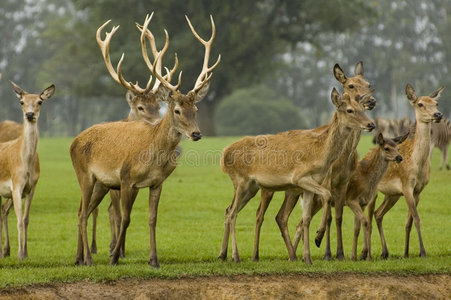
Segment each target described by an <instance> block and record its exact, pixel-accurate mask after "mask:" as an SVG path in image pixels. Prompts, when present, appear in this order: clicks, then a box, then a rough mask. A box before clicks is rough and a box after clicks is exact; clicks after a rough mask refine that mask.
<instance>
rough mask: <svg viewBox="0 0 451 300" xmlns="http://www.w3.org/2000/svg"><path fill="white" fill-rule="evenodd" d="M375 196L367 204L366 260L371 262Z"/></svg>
mask: <svg viewBox="0 0 451 300" xmlns="http://www.w3.org/2000/svg"><path fill="white" fill-rule="evenodd" d="M376 198H377V195H376V196H374V197H373V199H372V200H371V201H370V202H369V203H368V232H369V234H368V235H369V236H368V259H369V260H371V259H372V256H371V235H372V234H373V216H374V207H375V205H376Z"/></svg>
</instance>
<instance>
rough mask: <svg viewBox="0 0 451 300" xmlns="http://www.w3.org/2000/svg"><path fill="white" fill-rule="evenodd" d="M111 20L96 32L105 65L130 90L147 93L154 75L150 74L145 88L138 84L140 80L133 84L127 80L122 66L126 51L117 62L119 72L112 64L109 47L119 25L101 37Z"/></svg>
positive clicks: (114, 77)
mask: <svg viewBox="0 0 451 300" xmlns="http://www.w3.org/2000/svg"><path fill="white" fill-rule="evenodd" d="M110 22H111V20H108V21H106V22H105V23H104V24H103V25H102V26H100V27H99V29H97V33H96V39H97V44H99V47H100V50H101V51H102V56H103V60H104V61H105V65H106V68H107V69H108V72H109V73H110V75H111V77H113V79H114V80H115V81H116V82H117V83H119V84H121V85H122V86H123V87H125V88H126V89H127V90H130V91H132V92H134V93H137V94H144V93H147V92H148V91H149V89H150V83H151V82H152V75H150V78H149V81H148V82H147V85H146V88H144V89H143V88H141V87H140V86H139V85H138V82H136V83H135V84H133V83H131V82H130V81H126V80H125V79H124V77H123V76H122V73H121V66H122V61H123V60H124V53H122V56H121V59H120V60H119V63H118V64H117V72H116V71H115V70H114V68H113V65H112V64H111V58H110V53H109V48H110V42H111V38H112V37H113V35H114V34H115V33H116V31H117V30H118V29H119V26H113V29H111V31H110V32H107V33H106V36H105V40H102V39H101V37H100V34H101V32H102V30H103V29H104V28H105V27H106V26H107V25H108V23H110Z"/></svg>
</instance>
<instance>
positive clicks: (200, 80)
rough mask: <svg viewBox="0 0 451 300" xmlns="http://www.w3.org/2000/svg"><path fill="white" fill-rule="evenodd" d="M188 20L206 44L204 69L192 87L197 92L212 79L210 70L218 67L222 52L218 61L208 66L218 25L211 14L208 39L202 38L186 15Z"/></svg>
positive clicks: (192, 29)
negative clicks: (216, 25)
mask: <svg viewBox="0 0 451 300" xmlns="http://www.w3.org/2000/svg"><path fill="white" fill-rule="evenodd" d="M185 18H186V20H187V21H188V25H189V27H190V28H191V31H192V32H193V34H194V36H195V37H196V38H197V39H198V40H199V42H201V44H202V45H204V46H205V56H204V63H203V65H202V71H201V72H200V74H199V77H197V80H196V83H195V84H194V88H193V89H192V91H193V92H195V93H197V91H199V90H200V89H201V88H202V87H203V86H204V85H205V84H206V83H208V82H209V81H210V79H211V76H212V75H213V74H210V75H208V73H209V72H211V71H213V70H214V68H216V67H217V66H218V64H219V62H220V61H221V54H219V56H218V59H217V60H216V63H215V64H214V65H213V66H211V67H208V60H209V58H210V51H211V44H212V43H213V40H214V38H215V36H216V27H215V22H214V21H213V17H212V15H210V20H211V37H210V39H209V40H208V41H205V40H204V39H202V38H201V37H200V36H199V35H198V34H197V32H196V30H194V27H193V25H192V24H191V21H190V20H189V18H188V16H186V15H185Z"/></svg>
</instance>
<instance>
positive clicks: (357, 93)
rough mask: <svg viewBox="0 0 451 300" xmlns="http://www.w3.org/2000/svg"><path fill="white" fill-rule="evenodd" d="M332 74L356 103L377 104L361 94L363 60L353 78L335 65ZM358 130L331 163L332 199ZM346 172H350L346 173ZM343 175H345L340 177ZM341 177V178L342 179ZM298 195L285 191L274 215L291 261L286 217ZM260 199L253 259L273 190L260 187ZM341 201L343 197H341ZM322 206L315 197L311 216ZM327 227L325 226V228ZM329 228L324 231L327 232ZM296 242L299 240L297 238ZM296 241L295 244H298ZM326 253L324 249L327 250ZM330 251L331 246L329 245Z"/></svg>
mask: <svg viewBox="0 0 451 300" xmlns="http://www.w3.org/2000/svg"><path fill="white" fill-rule="evenodd" d="M333 73H334V76H335V78H336V79H337V81H338V82H340V83H341V84H342V86H343V89H344V93H346V94H348V95H350V96H351V98H356V97H357V99H359V103H360V104H361V106H362V107H363V108H364V109H367V110H371V109H373V108H374V107H375V105H376V99H374V97H373V96H370V97H361V96H363V95H366V94H368V93H370V84H369V83H368V82H367V81H366V80H365V79H364V77H363V63H362V62H358V63H357V64H356V66H355V68H354V76H353V77H347V76H346V75H345V73H344V72H343V70H342V69H341V68H340V66H339V65H338V64H335V66H334V68H333ZM316 130H322V127H319V128H317V129H316ZM360 132H361V129H360V128H358V129H352V133H351V134H350V135H349V137H348V139H347V142H346V144H345V146H344V150H343V153H342V154H341V155H340V157H339V159H338V161H339V163H337V162H335V163H334V164H333V166H334V167H333V169H334V174H335V177H334V179H333V180H332V187H331V188H332V191H333V192H332V197H333V198H332V200H334V198H335V197H336V192H335V190H337V188H336V186H337V185H338V186H340V185H342V184H343V182H344V181H345V180H346V178H349V177H350V174H351V173H352V170H353V168H354V167H355V166H353V164H352V163H348V160H350V159H352V158H353V155H354V154H353V152H354V151H355V148H356V147H357V144H358V141H359V140H360ZM346 170H347V172H346V173H345V171H346ZM347 174H349V175H347ZM343 177H344V178H343ZM341 178H343V179H341ZM300 194H301V191H299V190H296V189H294V190H290V191H286V192H285V200H284V202H283V203H282V206H281V208H280V210H279V212H278V214H277V216H276V222H277V224H278V225H279V228H280V231H281V233H282V237H283V239H284V242H285V245H286V247H287V251H288V255H289V259H290V260H291V261H295V260H297V257H296V251H295V248H294V247H293V245H292V243H291V239H290V235H289V232H288V218H289V216H290V214H291V212H292V210H293V209H294V207H295V205H296V203H297V201H298V199H299V196H300ZM261 195H262V196H261V202H260V206H259V208H258V209H257V222H256V225H255V242H254V254H253V260H254V261H257V260H258V259H259V239H260V229H261V226H262V223H263V217H264V214H265V212H266V209H267V208H268V205H269V203H270V201H271V200H272V197H273V195H274V192H272V191H269V190H266V189H264V188H262V191H261ZM343 201H344V200H343ZM321 207H322V202H321V200H320V199H319V198H318V197H317V196H315V198H314V202H313V207H312V216H313V215H314V214H315V213H316V212H318V211H319V209H320V208H321ZM328 224H330V220H329V219H328ZM302 228H303V225H302V220H301V223H300V225H298V234H301V233H302V232H303V229H302ZM328 228H329V227H327V229H328ZM328 232H329V231H327V233H328ZM297 242H299V240H297ZM297 242H296V246H297ZM326 252H327V249H326ZM329 253H330V248H329Z"/></svg>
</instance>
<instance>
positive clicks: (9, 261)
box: [0, 136, 451, 288]
mask: <svg viewBox="0 0 451 300" xmlns="http://www.w3.org/2000/svg"><path fill="white" fill-rule="evenodd" d="M236 139H237V138H208V137H207V138H204V139H202V140H201V141H199V142H196V143H194V142H191V141H184V142H183V143H182V147H183V155H182V157H181V159H180V163H179V167H178V168H177V169H176V170H175V172H174V173H173V174H172V176H170V177H169V178H168V180H166V182H165V185H164V187H163V193H162V196H161V200H160V206H159V212H158V224H157V251H158V257H159V260H160V264H161V268H160V269H154V268H152V267H150V266H149V265H148V264H147V261H148V258H149V229H148V222H147V206H148V204H147V195H148V191H147V190H143V191H141V192H140V194H139V196H138V199H137V200H136V202H135V205H134V208H133V211H132V217H131V219H132V221H131V224H130V227H129V229H128V232H127V245H126V258H124V259H121V260H120V261H119V265H118V266H114V267H111V266H109V240H110V232H109V225H108V217H107V207H108V205H109V197H106V198H105V199H104V201H103V202H102V203H101V204H100V213H99V219H98V223H99V225H98V249H99V252H98V254H96V255H94V257H93V259H94V264H95V265H94V266H93V267H79V266H74V262H75V253H76V241H77V239H76V234H77V209H78V204H79V199H80V191H79V187H78V183H77V181H76V178H75V173H74V171H73V168H72V164H71V162H70V158H69V153H68V149H69V145H70V143H71V140H72V139H70V138H43V139H41V140H40V142H39V154H40V158H41V178H40V181H39V183H38V187H37V191H36V194H35V198H34V201H33V204H32V208H31V214H30V225H29V241H28V242H29V245H28V252H29V258H28V259H26V260H23V261H19V260H18V259H17V258H16V256H17V231H16V219H15V215H14V212H13V210H11V213H10V216H9V227H10V234H11V257H8V258H5V259H0V288H4V287H14V286H21V285H27V284H32V283H48V282H71V281H79V280H84V279H88V280H93V281H108V280H114V279H120V278H126V277H135V278H150V277H162V278H176V277H182V276H206V275H231V274H286V273H299V272H306V273H308V272H320V273H330V272H337V271H339V272H363V273H373V272H386V273H387V272H388V273H398V274H412V273H414V274H419V273H450V272H451V229H450V228H451V219H450V216H451V202H450V196H449V195H450V192H451V185H450V178H451V171H438V165H439V159H440V157H439V151H438V150H437V149H436V150H434V155H433V163H432V172H431V181H430V183H429V185H428V186H427V188H426V189H425V191H424V192H423V194H422V198H421V201H420V205H419V214H420V217H421V225H422V232H423V239H424V243H425V247H426V251H427V254H428V257H427V258H421V259H420V258H418V257H417V256H418V253H419V247H418V238H417V234H416V230H415V228H413V229H412V233H411V248H410V249H411V250H410V253H411V258H409V259H403V258H402V254H403V247H404V223H405V219H406V211H407V208H406V204H405V201H404V200H403V198H401V199H400V201H399V202H398V204H397V205H396V206H395V207H394V208H393V209H392V210H391V211H390V212H389V213H388V214H387V215H386V217H385V219H384V220H385V222H384V225H385V227H384V228H385V232H386V238H387V243H388V248H389V251H390V258H389V259H388V260H380V259H379V254H380V242H379V236H378V233H377V230H376V229H375V230H374V231H373V251H374V252H373V255H374V257H375V259H374V261H372V262H361V261H358V262H352V261H350V260H349V255H350V251H351V241H352V226H353V224H352V223H353V216H352V212H351V211H350V210H349V209H348V208H346V209H345V215H344V221H343V223H344V224H343V230H344V246H345V255H346V257H347V259H346V261H344V262H341V261H331V262H326V261H323V260H322V256H323V252H324V243H323V245H322V246H321V248H319V249H318V248H316V247H315V246H314V243H313V241H312V242H311V250H312V258H313V266H306V265H305V264H304V263H303V262H302V261H298V262H294V263H292V262H288V261H287V252H286V248H285V245H284V243H283V241H282V238H281V236H280V233H279V229H278V227H277V225H276V223H275V221H274V217H275V215H276V213H277V210H278V209H279V207H280V204H281V203H282V196H283V194H282V193H277V194H276V197H275V198H274V200H273V203H272V204H271V205H270V207H269V209H268V212H267V214H266V221H265V223H264V224H263V228H262V238H261V248H260V262H258V263H254V262H252V260H251V255H252V249H253V235H254V234H253V232H254V224H255V211H256V208H257V206H258V203H259V195H257V196H256V197H255V198H254V199H253V200H251V201H250V203H249V204H248V206H247V207H245V208H244V209H243V211H242V212H241V213H240V214H239V215H238V220H237V239H238V247H239V250H240V255H241V258H242V263H240V264H236V263H233V262H231V261H230V260H229V261H227V262H225V263H224V262H222V261H218V260H217V258H216V257H217V255H218V254H219V250H220V246H221V241H222V234H223V229H224V225H223V224H224V211H225V208H226V207H227V206H228V205H229V204H230V202H231V199H232V195H233V188H232V185H231V182H230V180H229V178H228V176H226V175H225V174H223V173H222V171H221V169H220V166H219V158H220V155H221V150H222V149H223V148H224V147H225V146H226V145H228V144H230V143H231V142H233V141H235V140H236ZM370 147H372V144H371V142H370V137H369V136H364V137H363V139H362V141H361V143H360V145H359V151H360V153H361V154H363V153H365V152H366V151H367V150H368V149H369V148H370ZM380 201H381V197H379V198H378V203H380ZM300 216H301V208H300V207H299V205H298V206H297V207H296V208H295V211H294V212H293V214H292V216H291V218H290V230H291V232H293V231H294V228H295V225H296V223H297V222H298V221H299V218H300ZM318 221H319V217H318V216H317V217H315V218H314V220H313V222H312V229H311V231H312V232H314V230H316V228H317V224H318ZM332 238H333V239H332V253H334V251H335V231H334V227H333V228H332ZM359 249H360V247H359ZM230 256H231V251H230V246H229V257H230ZM298 256H299V257H300V258H302V249H298Z"/></svg>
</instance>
